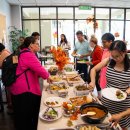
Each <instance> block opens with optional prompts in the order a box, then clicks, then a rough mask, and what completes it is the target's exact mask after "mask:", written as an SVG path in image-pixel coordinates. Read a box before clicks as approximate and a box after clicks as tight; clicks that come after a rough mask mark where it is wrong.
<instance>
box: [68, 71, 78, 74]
mask: <svg viewBox="0 0 130 130" xmlns="http://www.w3.org/2000/svg"><path fill="white" fill-rule="evenodd" d="M65 74H78V72H77V71H71V72H67V71H65Z"/></svg>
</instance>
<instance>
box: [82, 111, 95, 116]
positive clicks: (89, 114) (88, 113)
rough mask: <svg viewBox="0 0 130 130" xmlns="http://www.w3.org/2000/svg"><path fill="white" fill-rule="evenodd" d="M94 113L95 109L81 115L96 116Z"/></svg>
mask: <svg viewBox="0 0 130 130" xmlns="http://www.w3.org/2000/svg"><path fill="white" fill-rule="evenodd" d="M94 115H96V112H94V111H89V112H87V113H86V114H81V117H83V116H94Z"/></svg>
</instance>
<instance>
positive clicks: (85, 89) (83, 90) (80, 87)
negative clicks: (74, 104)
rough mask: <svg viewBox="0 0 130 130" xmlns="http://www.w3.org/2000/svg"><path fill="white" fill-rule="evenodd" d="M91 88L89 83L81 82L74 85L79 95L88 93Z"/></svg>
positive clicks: (75, 91)
mask: <svg viewBox="0 0 130 130" xmlns="http://www.w3.org/2000/svg"><path fill="white" fill-rule="evenodd" d="M90 91H91V90H90V89H88V86H87V84H79V85H76V86H75V87H74V93H75V94H76V95H77V96H82V95H87V94H89V92H90Z"/></svg>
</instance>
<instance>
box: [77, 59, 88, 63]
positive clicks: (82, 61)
mask: <svg viewBox="0 0 130 130" xmlns="http://www.w3.org/2000/svg"><path fill="white" fill-rule="evenodd" d="M77 63H79V64H86V60H79V61H77Z"/></svg>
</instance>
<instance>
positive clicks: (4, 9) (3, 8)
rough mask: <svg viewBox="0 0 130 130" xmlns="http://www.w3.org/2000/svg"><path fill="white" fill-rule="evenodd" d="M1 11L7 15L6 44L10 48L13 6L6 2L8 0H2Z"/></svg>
mask: <svg viewBox="0 0 130 130" xmlns="http://www.w3.org/2000/svg"><path fill="white" fill-rule="evenodd" d="M0 5H1V6H0V13H1V14H2V15H5V16H6V43H5V46H6V47H7V48H8V49H10V48H11V47H10V45H9V40H8V34H9V32H8V27H9V26H11V7H10V5H9V4H8V3H7V2H6V0H0Z"/></svg>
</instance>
